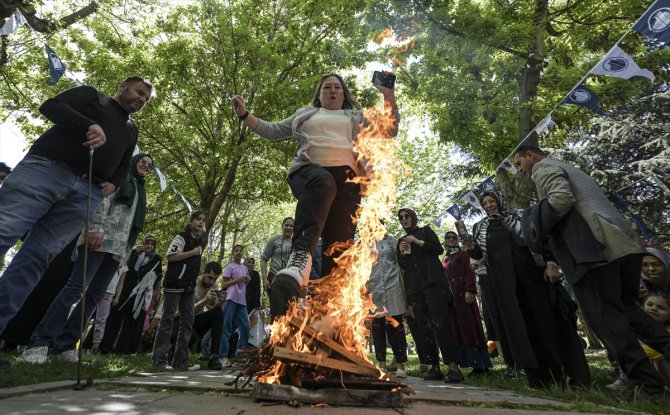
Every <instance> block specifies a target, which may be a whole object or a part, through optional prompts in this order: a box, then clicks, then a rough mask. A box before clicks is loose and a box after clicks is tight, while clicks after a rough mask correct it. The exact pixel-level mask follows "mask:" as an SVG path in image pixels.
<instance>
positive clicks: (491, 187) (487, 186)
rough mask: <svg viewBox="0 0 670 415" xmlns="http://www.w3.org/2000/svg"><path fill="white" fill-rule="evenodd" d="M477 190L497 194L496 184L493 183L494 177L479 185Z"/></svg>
mask: <svg viewBox="0 0 670 415" xmlns="http://www.w3.org/2000/svg"><path fill="white" fill-rule="evenodd" d="M477 188H478V189H479V190H481V191H482V192H495V191H496V189H497V187H496V184H495V183H494V182H493V178H492V177H489V178H488V179H486V180H484V181H483V182H481V183H479V185H477Z"/></svg>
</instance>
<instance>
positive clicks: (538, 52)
mask: <svg viewBox="0 0 670 415" xmlns="http://www.w3.org/2000/svg"><path fill="white" fill-rule="evenodd" d="M548 17H549V0H537V1H536V9H535V46H534V48H533V52H532V53H531V54H530V55H529V57H528V59H526V64H525V65H524V67H523V69H521V72H520V73H519V77H518V78H517V81H518V83H519V104H520V108H519V141H521V140H523V139H524V138H525V137H526V136H527V135H528V134H529V133H531V131H533V128H535V123H534V122H533V116H534V115H535V114H534V111H533V108H532V106H531V104H532V102H533V100H534V99H535V97H537V86H538V84H539V83H540V77H541V76H542V69H543V67H544V42H545V35H546V25H547V19H548ZM529 138H530V142H531V144H534V145H537V144H538V141H537V134H536V133H532V134H531V135H530V137H529ZM498 180H499V183H500V186H501V190H502V192H503V194H504V195H505V196H506V199H507V207H508V208H509V209H513V208H524V207H527V206H529V205H530V202H531V200H532V199H533V195H534V191H535V187H534V186H533V184H532V182H531V181H530V179H528V178H527V177H525V176H521V175H517V176H511V175H509V174H508V173H507V171H504V172H502V171H500V172H498Z"/></svg>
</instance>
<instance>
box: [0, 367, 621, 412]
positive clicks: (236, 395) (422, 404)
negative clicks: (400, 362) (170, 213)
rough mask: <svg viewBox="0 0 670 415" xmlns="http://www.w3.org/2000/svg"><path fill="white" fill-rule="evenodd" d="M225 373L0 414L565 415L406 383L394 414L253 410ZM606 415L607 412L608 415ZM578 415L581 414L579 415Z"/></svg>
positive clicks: (57, 395)
mask: <svg viewBox="0 0 670 415" xmlns="http://www.w3.org/2000/svg"><path fill="white" fill-rule="evenodd" d="M234 377H235V373H234V372H233V371H231V370H223V371H207V370H200V371H195V372H161V373H137V374H135V375H133V376H128V377H124V378H120V379H115V380H102V381H94V383H93V385H92V386H90V387H88V388H85V389H84V390H80V391H74V390H72V388H71V387H72V385H73V383H74V382H53V383H46V384H40V385H31V386H22V387H17V388H5V389H0V413H1V414H3V415H18V414H66V413H72V414H97V415H102V414H123V415H145V414H146V415H149V414H150V415H180V414H194V415H207V414H235V415H241V414H244V415H256V414H258V415H266V414H273V415H274V414H278V415H282V414H287V415H288V414H294V413H296V411H298V412H299V413H301V414H312V413H319V414H343V415H344V414H352V415H373V414H388V413H389V412H396V413H400V414H408V415H409V414H412V415H434V414H446V413H448V414H450V415H460V414H463V415H478V414H482V415H484V414H485V415H538V414H543V413H549V414H558V413H561V414H569V413H570V412H567V408H568V406H569V405H568V404H567V403H564V402H558V401H552V400H548V399H541V398H533V397H527V396H521V395H517V394H515V393H513V392H510V391H504V390H488V389H482V388H477V387H473V386H468V385H447V384H445V383H442V382H427V381H424V380H423V379H420V378H414V377H409V378H407V379H406V383H407V384H409V385H410V386H412V387H413V388H414V389H415V390H416V394H415V395H411V396H407V395H405V398H404V406H403V407H401V408H394V409H388V408H378V409H377V408H360V407H325V408H324V407H314V406H308V405H302V406H300V407H299V408H296V407H294V406H290V405H287V404H285V403H262V402H255V401H254V400H253V398H252V397H251V389H249V388H247V389H246V390H245V391H236V390H235V389H234V387H233V386H232V385H230V382H231V381H232V380H233V379H234ZM608 412H609V411H608ZM582 415H584V413H582Z"/></svg>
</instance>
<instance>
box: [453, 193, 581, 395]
mask: <svg viewBox="0 0 670 415" xmlns="http://www.w3.org/2000/svg"><path fill="white" fill-rule="evenodd" d="M480 203H481V205H482V207H483V208H484V210H485V211H486V217H485V218H484V219H482V220H481V221H480V222H478V223H477V224H475V226H474V229H473V239H469V240H466V241H463V242H464V245H465V246H466V248H467V249H468V254H469V255H470V257H471V258H473V259H477V260H480V259H483V260H484V261H485V262H486V265H487V267H488V273H489V278H490V280H491V286H492V288H493V292H494V296H495V298H496V302H497V303H498V307H499V310H500V313H499V315H498V316H497V317H498V319H499V322H498V325H499V326H500V327H502V333H503V334H504V337H503V338H502V339H501V343H502V345H501V346H502V348H503V354H510V355H511V356H512V359H511V360H512V361H514V363H515V365H516V368H517V369H524V370H525V371H526V375H527V377H528V384H529V385H530V386H531V387H546V386H549V385H551V384H552V383H558V384H563V383H565V382H569V383H570V384H571V385H575V386H586V385H588V384H589V370H588V365H587V363H586V358H585V357H584V351H583V350H582V346H581V343H580V341H579V338H578V336H577V327H576V316H575V312H574V311H575V309H576V306H575V304H574V302H572V300H571V299H570V297H569V296H568V294H567V293H566V292H565V289H564V288H563V286H562V285H561V284H559V283H558V281H559V280H560V273H559V272H558V268H557V267H556V264H555V263H554V262H551V261H547V263H546V264H545V263H544V260H543V259H542V258H541V257H538V256H537V255H534V254H532V253H531V251H530V250H529V249H528V247H527V246H526V244H525V243H524V241H523V239H522V238H521V236H520V235H521V233H520V226H519V217H518V216H516V215H514V214H512V213H510V212H507V211H506V210H505V209H504V206H503V203H502V200H501V198H500V196H499V195H498V194H497V193H494V192H484V193H483V194H482V196H481V198H480Z"/></svg>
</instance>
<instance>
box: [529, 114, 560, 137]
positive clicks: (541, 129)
mask: <svg viewBox="0 0 670 415" xmlns="http://www.w3.org/2000/svg"><path fill="white" fill-rule="evenodd" d="M554 125H556V123H555V122H554V121H553V120H552V119H551V114H549V115H547V116H546V117H544V118H542V121H540V122H539V123H538V124H537V125H536V126H535V128H534V130H535V132H536V133H538V134H547V133H548V132H549V129H550V128H551V127H553V126H554Z"/></svg>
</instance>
